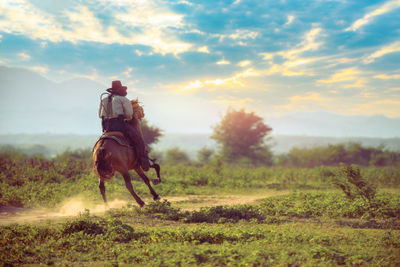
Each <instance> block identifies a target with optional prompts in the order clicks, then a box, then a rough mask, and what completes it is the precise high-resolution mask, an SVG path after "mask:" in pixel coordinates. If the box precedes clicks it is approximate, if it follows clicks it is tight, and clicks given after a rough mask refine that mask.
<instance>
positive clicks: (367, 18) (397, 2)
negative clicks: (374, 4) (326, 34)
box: [345, 0, 400, 31]
mask: <svg viewBox="0 0 400 267" xmlns="http://www.w3.org/2000/svg"><path fill="white" fill-rule="evenodd" d="M399 7H400V0H392V1H388V2H386V3H384V4H383V5H381V6H379V7H378V8H376V9H374V10H373V11H371V12H369V13H367V14H365V15H364V17H362V18H361V19H358V20H356V21H355V22H354V23H353V24H352V25H351V26H350V27H348V28H346V29H345V31H357V30H358V29H359V28H361V27H362V26H364V25H366V24H368V23H370V22H371V21H372V20H373V18H374V17H377V16H380V15H383V14H385V13H388V12H390V11H393V10H394V9H396V8H399Z"/></svg>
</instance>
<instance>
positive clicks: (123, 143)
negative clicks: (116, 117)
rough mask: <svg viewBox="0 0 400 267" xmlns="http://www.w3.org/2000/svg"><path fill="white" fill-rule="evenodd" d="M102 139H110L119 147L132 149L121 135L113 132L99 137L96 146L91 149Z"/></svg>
mask: <svg viewBox="0 0 400 267" xmlns="http://www.w3.org/2000/svg"><path fill="white" fill-rule="evenodd" d="M102 139H112V140H114V141H115V142H117V143H118V144H120V145H121V146H125V147H129V148H133V147H132V146H131V145H130V144H129V143H128V141H127V140H126V138H125V136H124V134H123V133H121V132H115V131H114V132H106V133H104V134H103V135H102V136H100V138H99V140H97V142H96V144H94V147H93V149H94V148H95V147H96V145H97V143H98V142H100V140H102Z"/></svg>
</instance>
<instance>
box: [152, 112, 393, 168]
mask: <svg viewBox="0 0 400 267" xmlns="http://www.w3.org/2000/svg"><path fill="white" fill-rule="evenodd" d="M144 127H148V124H145V125H144ZM152 127H153V128H151V130H149V129H147V130H146V131H145V132H146V133H152V136H155V135H156V136H158V135H161V131H160V130H157V127H154V126H152ZM271 132H272V128H271V127H270V126H269V125H267V124H265V123H264V121H263V119H262V118H261V117H260V116H258V115H256V114H255V113H254V112H246V111H245V110H244V109H241V110H234V109H232V108H229V109H228V111H227V113H226V114H225V116H224V117H223V118H222V120H221V121H220V122H219V123H218V124H217V125H215V126H213V134H212V135H211V138H212V139H214V140H215V141H216V143H217V145H218V146H217V149H216V150H214V149H210V148H207V147H203V148H201V149H200V150H198V151H197V159H196V160H195V161H193V160H191V159H190V158H189V156H188V155H187V154H186V152H185V151H184V150H182V149H180V148H179V147H175V148H171V149H169V150H167V151H165V153H161V152H153V156H154V157H156V158H159V159H161V160H162V161H163V162H164V163H167V164H171V165H176V164H182V165H190V164H207V163H210V162H213V161H219V162H222V163H226V164H231V165H246V166H272V165H278V166H290V167H306V168H312V167H316V166H323V165H324V166H337V165H339V164H340V163H345V164H358V165H362V166H369V165H371V166H394V165H397V164H400V152H393V151H389V150H387V149H385V147H384V146H379V147H364V146H362V145H361V144H360V143H356V142H350V143H347V144H335V145H327V146H317V147H312V148H301V147H294V148H292V149H291V150H290V151H289V152H288V153H286V154H283V155H273V153H272V151H271V144H270V142H269V141H270V140H271V139H272V138H271V136H270V134H271ZM157 140H158V139H157Z"/></svg>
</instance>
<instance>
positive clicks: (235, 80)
mask: <svg viewBox="0 0 400 267" xmlns="http://www.w3.org/2000/svg"><path fill="white" fill-rule="evenodd" d="M259 75H261V72H259V71H257V70H254V69H251V68H249V69H246V70H244V71H242V72H239V73H236V74H234V75H233V76H231V77H225V78H218V79H203V80H195V81H191V82H189V83H185V84H181V85H167V86H165V87H166V88H172V90H173V91H174V92H175V93H195V92H197V91H198V90H199V89H201V88H206V89H207V90H214V89H216V88H222V89H228V90H232V89H235V88H245V87H246V81H245V79H246V78H249V77H255V76H259Z"/></svg>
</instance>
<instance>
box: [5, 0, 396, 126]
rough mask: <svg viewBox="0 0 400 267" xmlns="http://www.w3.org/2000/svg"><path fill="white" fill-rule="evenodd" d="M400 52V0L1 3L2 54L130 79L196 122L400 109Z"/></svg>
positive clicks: (11, 62)
mask: <svg viewBox="0 0 400 267" xmlns="http://www.w3.org/2000/svg"><path fill="white" fill-rule="evenodd" d="M399 62H400V0H388V1H358V0H325V1H323V0H310V1H304V0H298V1H291V0H281V1H278V0H277V1H245V0H232V1H215V0H209V1H187V0H180V1H158V0H152V1H143V0H136V1H135V0H114V1H107V0H89V1H78V0H70V1H61V0H2V1H1V2H0V65H4V66H12V67H24V68H28V69H31V70H32V71H35V72H38V73H40V74H41V75H43V76H45V77H47V78H48V79H50V80H53V81H64V80H68V79H73V78H79V77H84V78H89V79H92V80H95V81H98V82H100V83H101V84H104V85H105V86H106V87H107V86H108V85H109V84H111V81H112V80H114V79H120V80H122V82H123V83H124V84H126V85H127V86H128V88H129V95H128V96H129V97H131V98H133V97H139V99H140V100H141V101H142V102H144V103H145V109H146V110H147V114H148V117H149V118H150V120H151V121H154V122H156V123H157V121H161V120H166V119H168V118H174V120H176V121H178V122H183V123H184V122H186V121H189V120H194V121H196V122H198V124H199V125H200V126H199V129H198V130H201V129H203V128H204V127H209V125H211V124H213V123H215V122H217V121H218V120H219V119H220V115H221V114H222V113H223V112H224V111H226V109H227V108H228V107H229V106H231V107H234V108H245V109H246V110H251V111H255V112H256V113H257V114H258V115H260V116H263V117H268V116H280V115H284V114H290V113H295V112H330V113H336V114H342V115H376V114H380V115H385V116H387V117H392V118H396V117H397V118H398V117H400V115H399V114H400V82H399V81H400V64H399ZM82 90H84V88H82ZM94 101H97V99H96V100H94ZM202 127H203V128H202ZM195 130H196V129H194V131H195Z"/></svg>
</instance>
